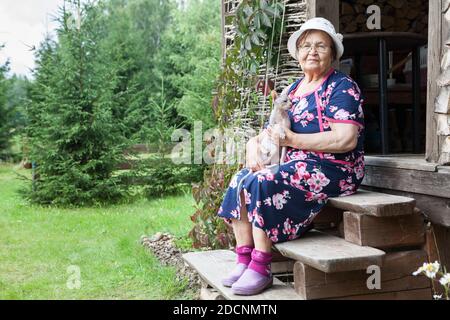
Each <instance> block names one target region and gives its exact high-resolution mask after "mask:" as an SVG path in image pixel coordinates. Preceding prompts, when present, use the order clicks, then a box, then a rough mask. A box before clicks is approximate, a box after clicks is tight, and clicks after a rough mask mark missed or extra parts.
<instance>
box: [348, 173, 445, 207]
mask: <svg viewBox="0 0 450 320" xmlns="http://www.w3.org/2000/svg"><path fill="white" fill-rule="evenodd" d="M365 170H366V171H365V177H364V180H363V182H362V185H363V186H370V187H378V188H384V189H391V190H401V191H407V192H412V193H421V194H427V195H431V196H436V197H443V198H450V190H449V188H448V186H449V185H450V174H448V173H444V172H427V171H417V170H407V169H398V168H385V167H372V166H366V169H365ZM349 211H351V210H349Z"/></svg>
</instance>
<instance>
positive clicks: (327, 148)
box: [268, 122, 358, 153]
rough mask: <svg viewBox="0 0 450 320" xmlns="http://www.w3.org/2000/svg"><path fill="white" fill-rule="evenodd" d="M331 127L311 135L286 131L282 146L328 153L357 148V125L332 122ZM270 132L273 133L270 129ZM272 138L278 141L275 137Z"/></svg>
mask: <svg viewBox="0 0 450 320" xmlns="http://www.w3.org/2000/svg"><path fill="white" fill-rule="evenodd" d="M330 127H331V131H325V132H319V133H311V134H300V133H295V132H292V131H291V130H286V131H287V134H286V139H284V140H280V146H282V147H284V146H288V147H292V148H295V149H302V150H308V151H316V152H328V153H346V152H349V151H352V150H353V149H355V148H356V145H357V143H358V127H357V126H356V125H353V124H347V123H332V122H330ZM268 130H269V133H271V131H270V128H269V129H268ZM272 138H273V139H277V137H276V136H275V135H273V136H272ZM275 141H276V140H275Z"/></svg>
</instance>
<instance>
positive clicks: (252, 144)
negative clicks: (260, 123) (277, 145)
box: [245, 133, 264, 171]
mask: <svg viewBox="0 0 450 320" xmlns="http://www.w3.org/2000/svg"><path fill="white" fill-rule="evenodd" d="M261 134H262V133H260V134H259V135H257V136H254V137H253V138H251V139H250V140H248V142H247V145H246V148H245V167H246V168H249V169H250V170H252V171H259V170H262V169H264V165H263V164H262V161H261V159H260V158H259V153H258V150H259V143H260V139H261Z"/></svg>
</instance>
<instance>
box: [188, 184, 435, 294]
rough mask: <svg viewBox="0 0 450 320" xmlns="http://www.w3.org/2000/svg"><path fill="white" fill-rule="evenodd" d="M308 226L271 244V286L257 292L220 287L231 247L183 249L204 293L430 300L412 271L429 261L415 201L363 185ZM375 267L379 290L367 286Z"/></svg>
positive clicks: (230, 261) (427, 284) (228, 267)
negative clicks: (295, 235) (234, 291)
mask: <svg viewBox="0 0 450 320" xmlns="http://www.w3.org/2000/svg"><path fill="white" fill-rule="evenodd" d="M314 228H315V229H314V230H311V231H309V232H308V233H307V234H306V235H305V236H304V237H302V238H300V239H297V240H294V241H289V242H284V243H280V244H276V245H275V246H274V254H275V255H274V262H273V263H272V272H273V274H274V276H275V277H274V286H273V287H272V288H270V289H268V290H266V291H264V292H263V293H261V294H259V295H256V296H250V297H245V296H236V295H233V294H232V292H231V289H230V288H225V287H223V286H222V285H221V279H222V277H223V276H224V275H225V274H227V273H228V272H229V271H230V270H231V269H232V268H233V267H234V265H235V263H236V256H235V254H234V252H232V251H230V250H214V251H202V252H189V253H186V254H184V255H183V258H184V260H185V261H186V263H188V264H189V265H190V266H191V267H192V268H194V269H195V270H197V272H198V273H199V275H200V277H201V278H202V279H203V280H204V287H203V288H202V298H203V299H229V300H247V299H248V300H257V299H260V300H267V299H268V300H311V299H414V300H417V299H431V298H432V291H431V284H430V281H429V280H428V279H427V278H425V277H414V276H412V272H413V271H415V270H417V268H418V267H419V266H421V265H422V264H423V263H424V262H426V261H427V260H428V258H427V252H426V251H425V250H423V247H424V242H425V225H424V221H423V218H422V216H421V214H420V212H419V211H418V210H417V209H416V208H415V200H414V199H411V198H406V197H399V196H394V195H389V194H381V193H377V192H371V191H363V190H361V191H358V192H357V193H356V194H354V195H351V196H347V197H340V198H332V199H330V200H329V202H328V204H327V206H326V207H325V208H324V209H323V210H322V211H321V212H320V213H319V215H318V216H317V217H316V218H315V220H314ZM374 266H375V267H374ZM376 267H379V271H380V273H379V274H380V276H381V277H380V278H381V279H380V280H381V281H380V288H374V289H369V288H368V285H367V283H368V282H370V283H372V281H371V280H368V279H369V277H371V276H372V275H373V274H374V269H371V268H376ZM368 268H369V269H368ZM373 277H374V276H372V278H373ZM282 280H283V281H282Z"/></svg>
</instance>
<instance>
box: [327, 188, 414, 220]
mask: <svg viewBox="0 0 450 320" xmlns="http://www.w3.org/2000/svg"><path fill="white" fill-rule="evenodd" d="M328 205H330V206H332V207H335V208H339V209H342V210H346V211H352V212H360V213H365V214H368V215H373V216H377V217H390V216H401V215H407V214H412V213H413V210H414V206H415V200H414V199H411V198H406V197H399V196H392V195H389V194H384V193H378V192H373V191H365V190H358V191H357V192H356V193H355V194H352V195H350V196H346V197H337V198H330V199H329V201H328Z"/></svg>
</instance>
